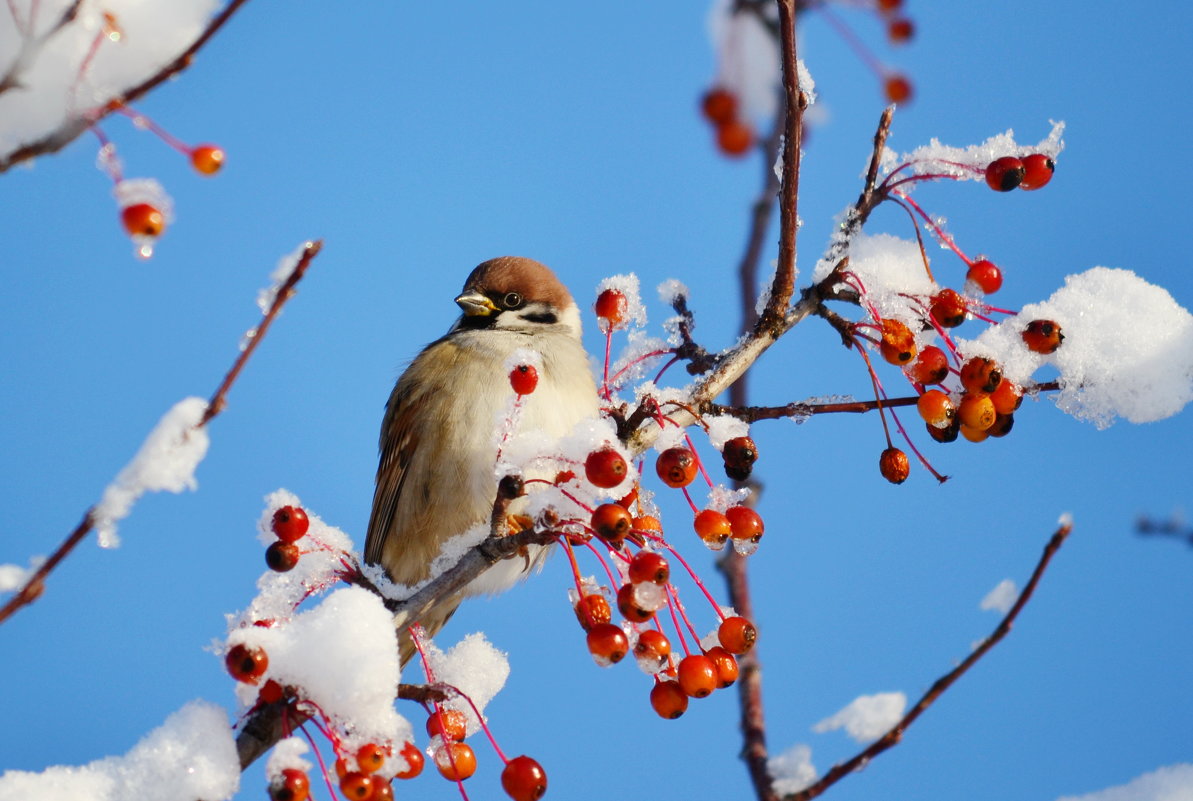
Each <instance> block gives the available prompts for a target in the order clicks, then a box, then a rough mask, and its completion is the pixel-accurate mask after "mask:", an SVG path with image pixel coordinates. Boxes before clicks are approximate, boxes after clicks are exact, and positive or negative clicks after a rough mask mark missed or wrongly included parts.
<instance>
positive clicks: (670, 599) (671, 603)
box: [665, 584, 692, 656]
mask: <svg viewBox="0 0 1193 801" xmlns="http://www.w3.org/2000/svg"><path fill="white" fill-rule="evenodd" d="M665 589H666V590H667V610H668V611H669V612H670V613H671V623H672V624H673V625H674V626H675V633H676V634H677V635H678V636H679V647H680V648H683V653H684V656H690V655H691V653H692V652H691V651H689V650H688V641H687V640H686V639H684V636H683V627H682V626H680V625H679V617H678V616H677V615H676V614H675V607H676V606H678V605H679V600H678V599H677V598H675V597H674V596H672V594H671V585H670V584H668V585H667V587H666V588H665Z"/></svg>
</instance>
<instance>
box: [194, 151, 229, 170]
mask: <svg viewBox="0 0 1193 801" xmlns="http://www.w3.org/2000/svg"><path fill="white" fill-rule="evenodd" d="M191 166H192V167H194V168H195V170H196V171H198V172H200V173H202V174H203V175H215V174H216V173H217V172H219V171H220V167H223V166H224V151H223V149H222V148H219V147H216V146H215V145H199V146H198V147H196V148H195V149H194V150H192V151H191Z"/></svg>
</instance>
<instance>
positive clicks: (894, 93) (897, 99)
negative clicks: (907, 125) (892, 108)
mask: <svg viewBox="0 0 1193 801" xmlns="http://www.w3.org/2000/svg"><path fill="white" fill-rule="evenodd" d="M882 88H883V91H884V92H885V93H886V99H887V102H890V103H906V102H907V101H909V100H911V94H912V88H911V81H909V80H907V79H906V78H904V77H903V76H902V75H891V76H889V77H888V78H887V79H886V80H885V81H884V82H883V85H882Z"/></svg>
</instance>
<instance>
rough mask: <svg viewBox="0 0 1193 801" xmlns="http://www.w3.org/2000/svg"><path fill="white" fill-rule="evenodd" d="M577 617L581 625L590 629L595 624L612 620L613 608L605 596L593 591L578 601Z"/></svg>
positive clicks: (586, 629)
mask: <svg viewBox="0 0 1193 801" xmlns="http://www.w3.org/2000/svg"><path fill="white" fill-rule="evenodd" d="M576 619H577V620H579V621H580V627H581V628H582V629H584V630H585V631H588V630H589V629H591V628H592V627H593V626H596V625H599V624H601V623H608V622H609V621H610V620H612V619H613V610H612V609H611V608H610V607H609V601H608V600H607V599H606V598H605V596H603V595H598V594H597V593H592V594H590V595H585V596H583V597H582V598H581V599H580V600H579V601H577V602H576Z"/></svg>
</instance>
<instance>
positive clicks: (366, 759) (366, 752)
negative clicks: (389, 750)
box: [356, 743, 386, 773]
mask: <svg viewBox="0 0 1193 801" xmlns="http://www.w3.org/2000/svg"><path fill="white" fill-rule="evenodd" d="M385 753H386V752H385V749H384V748H382V747H381V746H379V745H377V743H366V744H364V745H362V746H361V747H360V749H359V750H358V751H357V752H356V764H357V765H360V769H361V770H363V771H364V772H365V773H376V772H377V771H379V770H381V766H382V765H384V764H385Z"/></svg>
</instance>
